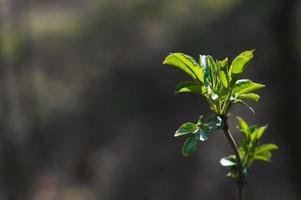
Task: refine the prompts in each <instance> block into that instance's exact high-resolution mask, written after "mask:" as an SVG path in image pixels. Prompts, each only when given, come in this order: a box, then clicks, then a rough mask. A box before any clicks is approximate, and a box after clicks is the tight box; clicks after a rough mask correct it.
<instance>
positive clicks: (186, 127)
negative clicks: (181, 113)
mask: <svg viewBox="0 0 301 200" xmlns="http://www.w3.org/2000/svg"><path fill="white" fill-rule="evenodd" d="M198 129H199V127H198V125H197V124H194V123H191V122H187V123H185V124H183V125H182V126H180V128H179V129H178V130H177V131H176V133H175V135H174V136H175V137H179V136H182V135H187V134H190V133H194V132H196V131H197V130H198Z"/></svg>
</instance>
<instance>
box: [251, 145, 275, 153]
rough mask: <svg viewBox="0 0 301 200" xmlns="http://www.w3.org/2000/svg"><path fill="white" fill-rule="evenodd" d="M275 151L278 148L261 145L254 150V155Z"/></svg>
mask: <svg viewBox="0 0 301 200" xmlns="http://www.w3.org/2000/svg"><path fill="white" fill-rule="evenodd" d="M277 149H279V148H278V146H277V145H275V144H263V145H261V146H259V147H257V148H256V150H255V155H257V154H258V155H260V154H262V153H264V152H266V151H272V150H277Z"/></svg>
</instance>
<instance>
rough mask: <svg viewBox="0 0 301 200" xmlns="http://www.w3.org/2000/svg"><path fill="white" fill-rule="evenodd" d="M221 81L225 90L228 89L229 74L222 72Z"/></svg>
mask: <svg viewBox="0 0 301 200" xmlns="http://www.w3.org/2000/svg"><path fill="white" fill-rule="evenodd" d="M220 79H221V81H222V84H223V86H224V87H225V88H228V79H227V72H225V71H221V72H220Z"/></svg>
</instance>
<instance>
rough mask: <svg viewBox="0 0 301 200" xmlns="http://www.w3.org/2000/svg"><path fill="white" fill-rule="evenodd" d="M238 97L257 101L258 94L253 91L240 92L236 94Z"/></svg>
mask: <svg viewBox="0 0 301 200" xmlns="http://www.w3.org/2000/svg"><path fill="white" fill-rule="evenodd" d="M238 97H239V98H242V99H248V100H252V101H256V102H257V101H259V98H260V96H259V95H258V94H255V93H246V94H241V95H239V96H238Z"/></svg>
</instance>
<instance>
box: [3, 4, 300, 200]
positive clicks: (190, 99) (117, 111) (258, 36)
mask: <svg viewBox="0 0 301 200" xmlns="http://www.w3.org/2000/svg"><path fill="white" fill-rule="evenodd" d="M247 49H256V51H255V58H254V59H253V61H252V62H251V63H250V64H249V65H248V66H247V69H246V73H245V75H244V77H247V78H251V79H252V80H254V81H256V82H260V83H265V84H266V85H267V87H266V88H265V89H264V90H262V91H260V92H259V93H260V95H261V101H260V102H259V103H250V104H251V105H252V106H253V107H254V109H255V110H256V115H255V116H253V115H252V113H251V112H249V111H248V110H247V109H245V108H242V107H234V108H233V109H232V113H233V117H232V119H231V120H230V123H231V126H232V128H233V129H234V130H236V125H237V122H236V120H235V116H236V115H241V116H243V117H244V118H245V119H246V120H248V121H249V122H250V123H257V124H259V125H264V124H269V128H268V131H267V133H266V135H265V137H264V142H275V143H276V144H278V145H279V147H280V150H278V151H276V152H274V157H273V163H272V164H267V163H257V164H255V166H254V167H253V171H252V175H251V177H250V178H249V183H248V185H247V191H246V195H247V196H248V198H247V199H249V200H251V199H256V200H271V199H272V200H300V199H301V191H300V187H301V183H300V180H301V178H300V177H301V170H300V169H301V161H300V159H301V157H300V153H301V149H300V143H301V139H300V138H301V136H300V135H301V131H300V122H301V120H300V116H299V115H300V114H301V109H300V93H301V90H300V74H301V72H300V66H301V65H300V61H301V59H300V56H301V1H298V0H262V1H254V0H185V1H184V0H173V1H171V0H68V1H67V0H51V1H50V0H43V1H41V0H22V1H21V0H1V1H0V200H27V199H28V200H29V199H30V200H31V199H32V200H96V199H97V200H121V199H124V200H141V199H143V200H169V199H170V200H200V199H202V200H217V199H225V200H228V199H229V200H232V199H234V184H233V183H232V182H231V181H229V180H227V179H226V178H225V177H224V175H225V173H226V170H225V169H224V168H222V167H221V166H220V165H219V162H218V161H219V159H220V158H221V157H223V156H225V155H228V154H229V153H231V149H230V148H229V146H228V144H227V143H226V140H225V138H224V136H223V134H222V133H221V132H218V133H216V134H214V135H212V137H210V139H209V140H208V141H206V142H205V143H202V144H201V145H200V147H199V149H198V151H197V153H196V154H195V155H194V156H192V157H191V158H189V159H185V158H183V156H182V155H181V146H182V143H183V142H184V140H183V139H175V138H173V134H174V131H175V130H176V129H177V128H178V126H179V125H180V124H182V123H184V122H187V121H195V120H196V119H197V117H198V116H199V115H200V114H205V115H209V114H210V111H209V109H208V106H207V104H206V103H205V101H204V99H201V98H199V97H198V96H196V95H193V94H191V95H176V96H175V95H174V94H173V91H174V86H175V85H176V84H177V83H178V82H180V81H183V80H187V79H189V77H188V76H186V75H185V74H184V73H182V72H181V71H180V70H177V69H174V68H171V67H168V66H163V65H162V64H161V63H162V61H163V59H164V57H165V56H166V55H167V54H168V53H169V52H178V51H181V52H184V53H186V54H190V55H193V56H194V57H197V56H198V54H210V55H213V56H214V57H216V58H218V59H222V58H224V57H229V59H231V60H232V59H233V57H235V56H236V55H237V54H239V53H240V52H241V51H244V50H247ZM234 136H235V137H236V138H238V137H239V134H238V133H237V131H234Z"/></svg>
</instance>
